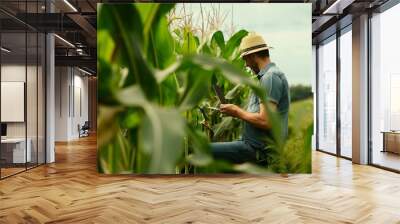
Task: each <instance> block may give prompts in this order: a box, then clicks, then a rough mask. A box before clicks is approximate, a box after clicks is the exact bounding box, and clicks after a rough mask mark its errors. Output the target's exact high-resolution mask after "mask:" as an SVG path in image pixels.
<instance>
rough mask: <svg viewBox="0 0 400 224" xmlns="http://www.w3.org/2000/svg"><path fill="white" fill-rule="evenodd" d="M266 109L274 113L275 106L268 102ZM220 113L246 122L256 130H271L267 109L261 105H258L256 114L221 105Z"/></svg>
mask: <svg viewBox="0 0 400 224" xmlns="http://www.w3.org/2000/svg"><path fill="white" fill-rule="evenodd" d="M268 108H269V109H270V110H271V111H276V104H275V103H273V102H269V103H268ZM220 111H221V112H222V113H224V114H227V115H230V116H232V117H237V118H239V119H242V120H244V121H247V122H249V123H250V124H252V125H254V126H256V127H258V128H262V129H270V128H271V123H270V121H269V119H268V115H267V109H266V108H265V106H264V105H263V104H260V111H259V112H258V113H251V112H248V111H246V110H243V109H242V108H240V107H238V106H236V105H234V104H221V106H220Z"/></svg>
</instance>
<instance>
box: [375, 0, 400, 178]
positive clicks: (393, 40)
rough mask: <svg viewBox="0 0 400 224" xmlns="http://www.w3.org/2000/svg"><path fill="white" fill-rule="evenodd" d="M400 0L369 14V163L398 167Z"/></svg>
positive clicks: (399, 140)
mask: <svg viewBox="0 0 400 224" xmlns="http://www.w3.org/2000/svg"><path fill="white" fill-rule="evenodd" d="M398 21H400V4H397V5H395V6H393V7H392V8H389V9H388V10H386V11H383V12H382V13H377V14H374V15H373V16H372V18H371V35H372V36H371V62H372V63H371V67H372V68H371V79H370V80H371V83H370V88H371V89H370V91H371V97H370V122H371V125H370V138H371V139H370V140H371V142H372V144H371V149H370V163H372V164H373V165H376V166H379V167H383V168H387V169H391V170H395V171H398V172H399V171H400V100H399V96H400V63H399V62H398V61H399V60H398V54H399V52H400V42H399V40H400V33H399V31H398V28H397V27H398Z"/></svg>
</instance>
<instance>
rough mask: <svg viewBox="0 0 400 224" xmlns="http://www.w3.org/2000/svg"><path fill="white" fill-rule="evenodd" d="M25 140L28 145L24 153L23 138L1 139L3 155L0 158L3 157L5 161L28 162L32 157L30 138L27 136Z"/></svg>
mask: <svg viewBox="0 0 400 224" xmlns="http://www.w3.org/2000/svg"><path fill="white" fill-rule="evenodd" d="M26 142H27V143H28V144H27V146H28V147H26V154H25V138H6V139H1V157H3V158H2V159H5V160H6V163H25V162H30V161H31V158H32V154H31V145H32V140H31V139H30V138H27V140H26ZM3 155H4V156H3ZM11 158H12V159H11ZM25 159H26V161H25Z"/></svg>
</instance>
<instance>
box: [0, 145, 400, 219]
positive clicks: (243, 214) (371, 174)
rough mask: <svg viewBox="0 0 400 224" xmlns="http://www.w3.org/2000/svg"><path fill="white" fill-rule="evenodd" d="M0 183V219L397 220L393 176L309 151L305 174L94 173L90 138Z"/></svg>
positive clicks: (399, 207)
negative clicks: (47, 162)
mask: <svg viewBox="0 0 400 224" xmlns="http://www.w3.org/2000/svg"><path fill="white" fill-rule="evenodd" d="M56 158H57V162H56V163H55V164H50V165H47V166H42V167H39V168H36V169H33V170H30V171H28V172H26V173H22V174H19V175H17V176H14V177H11V178H8V179H5V180H2V181H0V223H44V222H48V223H374V224H375V223H385V224H386V223H400V175H399V174H395V173H391V172H387V171H383V170H380V169H377V168H373V167H369V166H359V165H352V164H351V162H350V161H347V160H343V159H337V158H335V157H333V156H330V155H326V154H323V153H319V152H315V153H314V154H313V174H312V175H290V176H289V177H288V178H285V177H281V176H279V175H272V176H271V175H268V176H263V177H260V176H258V177H255V176H250V175H240V176H232V175H231V176H218V177H204V176H203V177H171V176H169V177H143V176H140V177H138V176H136V177H133V176H112V177H111V176H101V175H98V174H97V172H96V165H95V162H96V142H95V139H94V138H93V137H91V138H85V139H84V140H81V141H77V142H71V143H69V144H58V145H57V150H56Z"/></svg>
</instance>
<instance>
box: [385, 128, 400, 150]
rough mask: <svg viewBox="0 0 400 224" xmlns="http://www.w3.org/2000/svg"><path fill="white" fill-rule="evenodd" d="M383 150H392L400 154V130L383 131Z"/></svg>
mask: <svg viewBox="0 0 400 224" xmlns="http://www.w3.org/2000/svg"><path fill="white" fill-rule="evenodd" d="M382 134H383V150H382V152H392V153H396V154H400V131H382Z"/></svg>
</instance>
